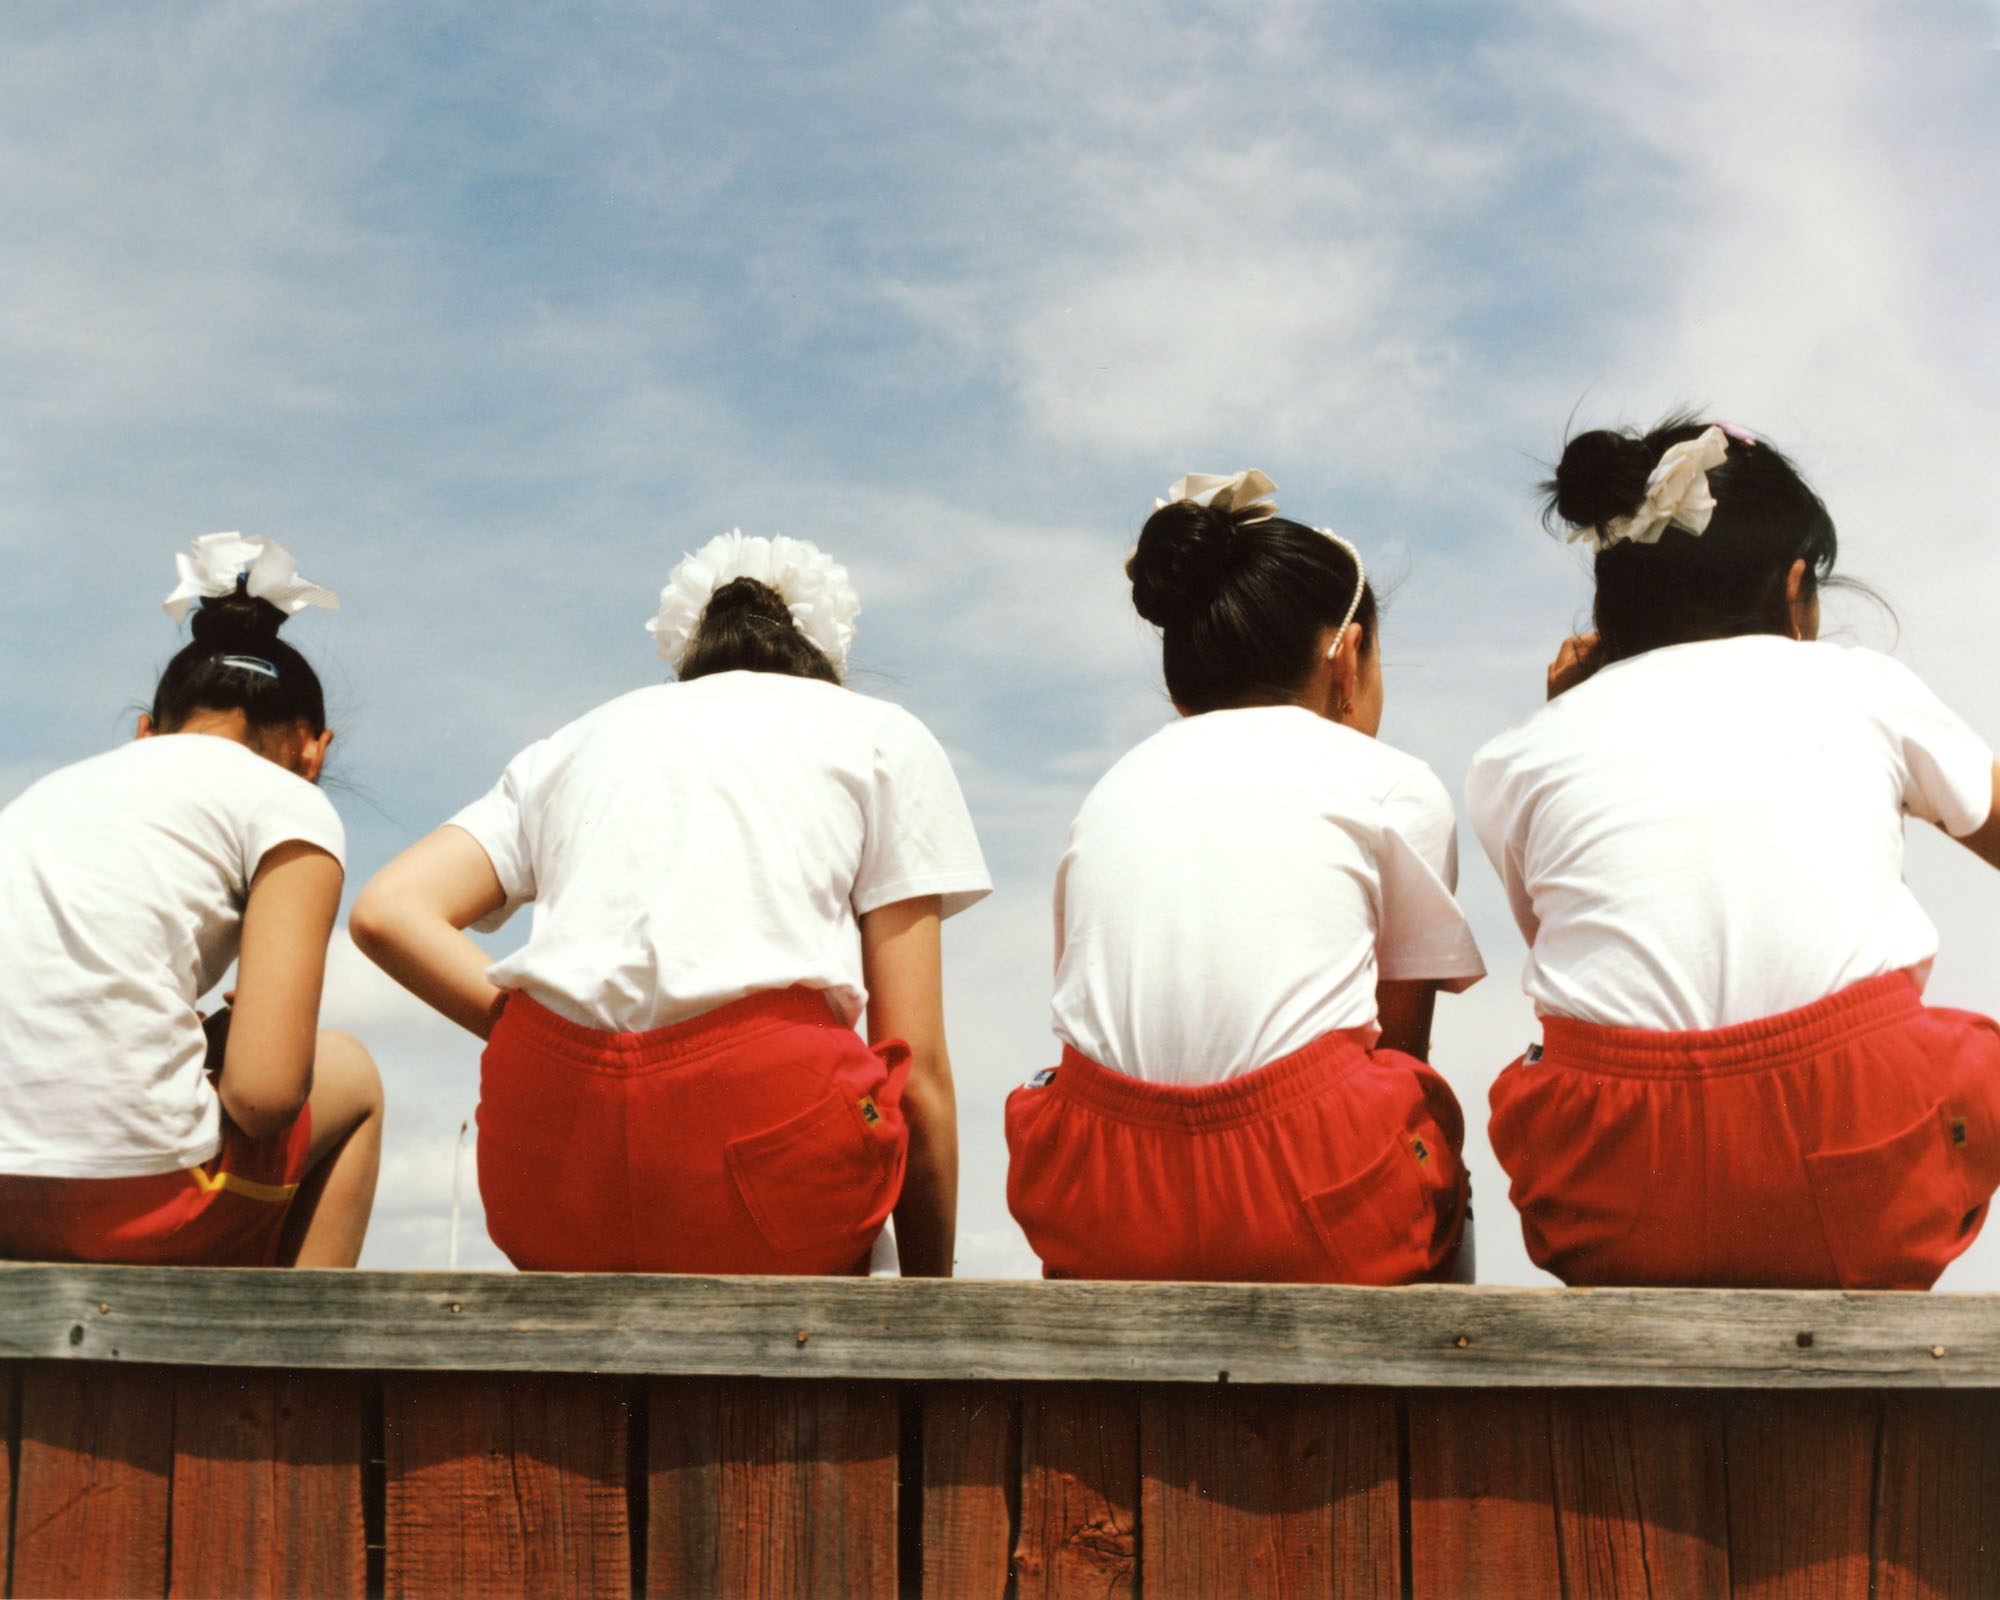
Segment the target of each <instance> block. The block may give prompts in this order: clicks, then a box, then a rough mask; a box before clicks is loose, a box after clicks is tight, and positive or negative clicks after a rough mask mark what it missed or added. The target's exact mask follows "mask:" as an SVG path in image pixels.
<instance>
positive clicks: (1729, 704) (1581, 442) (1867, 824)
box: [1467, 419, 2000, 1289]
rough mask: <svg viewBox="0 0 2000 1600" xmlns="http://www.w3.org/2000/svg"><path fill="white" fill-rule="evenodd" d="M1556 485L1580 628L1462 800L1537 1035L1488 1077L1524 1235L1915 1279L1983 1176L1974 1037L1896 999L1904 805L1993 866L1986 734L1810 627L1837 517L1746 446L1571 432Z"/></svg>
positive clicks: (1907, 982)
mask: <svg viewBox="0 0 2000 1600" xmlns="http://www.w3.org/2000/svg"><path fill="white" fill-rule="evenodd" d="M1549 487H1550V489H1551V500H1550V511H1551V513H1552V514H1553V516H1555V517H1559V518H1560V519H1561V520H1562V521H1564V522H1566V523H1568V524H1569V525H1570V526H1571V527H1572V528H1574V529H1576V530H1577V536H1578V537H1581V538H1583V539H1585V540H1587V541H1588V542H1589V543H1590V544H1591V545H1592V546H1593V547H1594V549H1595V551H1596V577H1597V597H1596V607H1595V611H1596V632H1595V633H1594V634H1590V635H1586V636H1583V637H1581V638H1579V639H1572V640H1570V641H1568V642H1566V643H1565V645H1564V647H1563V650H1562V652H1561V654H1560V656H1559V657H1558V659H1557V662H1556V664H1555V666H1554V667H1552V668H1551V669H1550V681H1549V692H1550V695H1551V703H1550V704H1549V705H1548V706H1546V707H1544V708H1543V709H1542V710H1540V711H1538V712H1536V713H1535V714H1534V715H1533V716H1532V717H1530V718H1528V720H1527V721H1526V722H1524V723H1522V724H1520V725H1519V726H1518V727H1516V728H1514V729H1512V730H1511V731H1509V732H1507V733H1505V734H1502V735H1501V736H1500V737H1499V738H1497V739H1495V740H1493V741H1492V742H1491V743H1490V744H1488V745H1487V746H1486V747H1485V748H1484V749H1483V750H1481V751H1480V752H1479V754H1478V756H1477V757H1476V759H1475V760H1474V763H1473V767H1472V772H1471V776H1470V780H1469V782H1468V786H1467V795H1468V809H1469V811H1470V814H1471V817H1472V821H1473V823H1474V825H1475V826H1476V827H1477V829H1478V832H1479V836H1480V839H1481V841H1482V842H1483V843H1484V844H1485V847H1486V851H1487V853H1488V855H1490V856H1491V857H1492V860H1493V864H1494V866H1495V867H1496V868H1497V869H1498V871H1499V873H1500V876H1501V878H1502V879H1503V880H1504V881H1505V884H1506V888H1507V894H1508V898H1509V900H1510V901H1511V903H1512V905H1513V909H1514V915H1515V919H1516V920H1517V921H1518V922H1519V923H1520V926H1521V931H1522V933H1523V934H1524V935H1525V936H1526V938H1527V940H1528V943H1529V946H1530V951H1529V956H1528V966H1527V974H1526V978H1525V982H1524V987H1525V988H1526V990H1527V992H1528V994H1529V995H1530V996H1532V997H1533V999H1534V1002H1535V1008H1536V1010H1537V1011H1538V1012H1539V1013H1540V1015H1541V1017H1542V1019H1543V1022H1542V1026H1543V1037H1542V1043H1541V1044H1540V1045H1539V1046H1538V1047H1536V1048H1533V1049H1531V1050H1530V1051H1529V1052H1528V1054H1527V1055H1526V1056H1525V1057H1524V1058H1523V1059H1521V1060H1520V1061H1517V1062H1515V1063H1514V1064H1513V1065H1512V1066H1511V1067H1509V1068H1508V1069H1507V1070H1506V1071H1505V1072H1504V1073H1502V1074H1501V1076H1500V1078H1499V1080H1498V1081H1497V1082H1496V1084H1495V1085H1494V1088H1493V1095H1492V1100H1493V1124H1492V1134H1493V1146H1494V1151H1495V1153H1496V1154H1497V1155H1498V1156H1499V1158H1500V1162H1501V1164H1502V1165H1503V1166H1504V1167H1505V1168H1506V1169H1507V1171H1508V1173H1509V1175H1510V1176H1511V1178H1512V1180H1513V1187H1512V1192H1513V1197H1514V1203H1515V1205H1516V1206H1517V1207H1518V1208H1519V1209H1520V1212H1521V1218H1522V1225H1523V1228H1524V1230H1525V1232H1526V1236H1527V1244H1528V1253H1529V1254H1530V1255H1531V1256H1532V1257H1533V1258H1534V1260H1535V1261H1536V1262H1537V1263H1538V1264H1539V1265H1541V1266H1544V1267H1546V1268H1548V1269H1549V1270H1550V1271H1551V1272H1554V1273H1555V1274H1556V1275H1557V1276H1559V1277H1561V1278H1562V1279H1564V1280H1565V1281H1566V1282H1569V1283H1576V1284H1708V1285H1743V1286H1766V1287H1774V1288H1775V1287H1799V1288H1807V1287H1833V1286H1840V1287H1844V1288H1905V1289H1922V1288H1928V1287H1929V1286H1930V1284H1931V1283H1932V1282H1933V1281H1934V1280H1935V1279H1936V1278H1937V1275H1938V1273H1939V1272H1940V1271H1941V1270H1942V1269H1943V1267H1944V1265H1945V1264H1946V1263H1947V1262H1948V1261H1950V1260H1951V1259H1952V1258H1953V1257H1954V1256H1956V1255H1957V1254H1958V1253H1959V1252H1960V1251H1962V1250H1963V1249H1964V1248H1965V1247H1966V1246H1967V1245H1968V1244H1969V1243H1970V1242H1971V1241H1972V1239H1973V1237H1974V1235H1975V1234H1976V1233H1977V1232H1978V1230H1979V1226H1980V1224H1981V1222H1982V1221H1983V1220H1984V1218H1985V1214H1986V1205H1987V1199H1988V1196H1989V1195H1991V1193H1992V1192H1993V1188H1994V1185H1995V1182H1996V1180H2000V1030H1996V1028H1995V1026H1994V1024H1993V1023H1992V1022H1990V1021H1988V1020H1987V1019H1986V1018H1984V1017H1979V1016H1973V1015H1970V1014H1968V1013H1965V1012H1960V1011H1946V1010H1940V1009H1935V1008H1927V1007H1925V1006H1924V1004H1923V1003H1922V1000H1921V998H1920V996H1921V991H1922V988H1923V984H1924V980H1925V978H1926V976H1927V975H1928V972H1929V969H1930V965H1931V960H1932V958H1933V956H1934V955H1935V954H1936V952H1937V933H1936V930H1935V929H1934V928H1933V927H1932V926H1931V924H1930V922H1929V921H1928V920H1927V919H1926V917H1925V916H1924V914H1923V912H1922V911H1921V910H1919V909H1918V906H1917V903H1916V901H1915V900H1914V899H1913V898H1912V896H1911V894H1910V891H1909V889H1908V888H1907V887H1906V886H1905V885H1904V883H1903V819H1904V817H1905V816H1918V817H1922V818H1923V819H1924V820H1926V821H1928V822H1933V823H1936V824H1938V825H1939V826H1941V827H1942V828H1944V829H1945V831H1946V832H1948V833H1950V834H1951V835H1953V836H1954V837H1955V838H1958V839H1960V840H1962V841H1963V842H1964V843H1966V844H1967V845H1969V846H1970V847H1971V848H1972V849H1973V850H1974V851H1975V852H1976V853H1978V854H1979V855H1980V856H1982V857H1984V858H1985V859H1986V860H1987V861H1989V862H1992V863H1995V864H2000V816H1996V815H1995V813H1994V807H1993V800H1994V795H1995V792H1996V785H2000V769H1996V767H1995V765H1994V759H1993V752H1992V751H1991V750H1990V749H1988V747H1987V746H1986V744H1985V743H1984V741H1982V740H1981V739H1980V738H1979V737H1978V736H1977V735H1975V734H1974V733H1973V732H1972V730H1971V729H1969V728H1968V727H1967V726H1966V725H1965V724H1964V723H1963V722H1962V721H1960V720H1959V718H1958V717H1957V716H1955V715H1953V713H1952V712H1951V711H1949V710H1947V709H1946V708H1945V706H1944V705H1942V704H1941V703H1940V702H1939V701H1938V699H1937V697H1936V696H1935V695H1933V694H1932V693H1931V692H1930V691H1929V690H1928V689H1927V688H1926V687H1925V686H1924V685H1923V684H1922V683H1921V682H1919V681H1918V679H1917V678H1916V677H1915V676H1914V675H1913V674H1912V673H1910V672H1909V671H1907V670H1906V669H1905V668H1903V667H1902V666H1899V665H1898V664H1897V663H1896V662H1894V661H1892V660H1890V659H1888V658H1887V657H1886V656H1882V655H1879V654H1877V653H1875V652H1874V651H1871V650H1865V649H1859V648H1843V647H1838V646H1835V645H1831V644H1822V643H1818V642H1815V641H1816V637H1817V634H1818V630H1819V603H1818V589H1819V585H1820V584H1821V583H1823V582H1824V581H1826V579H1827V578H1828V576H1829V575H1830V574H1831V572H1832V570H1833V564H1834V556H1835V550H1836V543H1835V537H1834V528H1833V522H1832V520H1831V518H1829V517H1828V515H1827V512H1826V508H1825V507H1824V506H1823V505H1821V503H1820V501H1819V499H1818V497H1817V496H1816V495H1815V494H1814V493H1813V492H1812V490H1811V489H1810V488H1808V487H1807V486H1806V484H1805V483H1804V482H1803V481H1801V479H1800V478H1799V476H1798V474H1797V473H1796V472H1795V471H1794V470H1793V468H1792V465H1791V463H1790V462H1788V461H1787V460H1786V459H1785V457H1784V456H1782V455H1781V454H1779V453H1778V451H1776V450H1775V449H1773V448H1772V447H1771V446H1770V445H1769V444H1767V443H1765V442H1763V441H1761V440H1759V439H1757V438H1755V437H1753V436H1752V435H1750V434H1749V433H1747V432H1745V431H1743V430H1742V429H1739V428H1734V427H1730V426H1727V425H1717V426H1703V425H1702V424H1700V423H1697V422H1693V421H1689V420H1686V419H1676V420H1673V421H1670V422H1668V423H1666V424H1664V425H1662V426H1661V427H1659V428H1657V429H1655V430H1654V431H1652V432H1651V433H1648V434H1644V435H1633V434H1628V433H1612V432H1605V431H1601V430H1600V431H1593V432H1589V433H1585V434H1582V435H1580V436H1579V437H1577V438H1575V439H1573V440H1571V441H1570V444H1569V446H1568V448H1566V449H1565V450H1564V451H1563V455H1562V460H1561V463H1560V464H1559V465H1558V466H1557V468H1556V475H1555V479H1554V481H1553V483H1552V484H1551V485H1550V486H1549ZM1558 697H1559V698H1558Z"/></svg>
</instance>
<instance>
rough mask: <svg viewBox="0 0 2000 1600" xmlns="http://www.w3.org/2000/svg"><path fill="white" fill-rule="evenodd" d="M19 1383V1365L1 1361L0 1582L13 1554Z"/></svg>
mask: <svg viewBox="0 0 2000 1600" xmlns="http://www.w3.org/2000/svg"><path fill="white" fill-rule="evenodd" d="M20 1385H21V1378H20V1368H19V1367H18V1366H16V1365H15V1363H13V1362H11V1361H0V1581H4V1580H5V1577H6V1573H7V1564H8V1562H9V1560H10V1559H11V1558H12V1556H13V1553H14V1451H15V1449H16V1447H17V1440H16V1438H15V1432H14V1422H15V1418H16V1417H17V1416H18V1414H19V1412H18V1408H17V1406H16V1400H17V1398H18V1396H19V1393H20Z"/></svg>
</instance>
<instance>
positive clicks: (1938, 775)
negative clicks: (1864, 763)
mask: <svg viewBox="0 0 2000 1600" xmlns="http://www.w3.org/2000/svg"><path fill="white" fill-rule="evenodd" d="M1855 655H1856V657H1857V659H1859V660H1861V661H1864V662H1866V663H1867V667H1868V669H1869V670H1871V671H1872V672H1873V674H1874V676H1875V679H1876V692H1877V695H1878V697H1879V700H1880V706H1881V716H1882V721H1883V724H1884V726H1886V727H1887V728H1888V730H1889V734H1890V737H1891V738H1892V739H1893V740H1894V741H1895V743H1896V747H1897V750H1898V752H1899V753H1900V755H1901V757H1902V766H1903V809H1904V810H1905V811H1907V812H1908V813H1909V814H1910V815H1911V816H1913V817H1921V818H1922V819H1923V820H1924V821H1925V822H1935V823H1938V824H1939V825H1941V826H1942V827H1943V828H1944V830H1945V832H1947V833H1949V834H1951V835H1952V837H1953V838H1958V839H1962V838H1964V837H1965V836H1966V835H1967V834H1968V833H1973V832H1975V831H1977V829H1978V828H1979V827H1980V826H1981V824H1983V823H1984V822H1985V821H1986V818H1987V814H1988V813H1989V812H1990V811H1991V810H1992V808H1993V749H1992V746H1990V745H1989V744H1987V742H1986V741H1985V740H1984V739H1982V738H1980V737H1979V735H1978V734H1976V733H1974V732H1973V731H1972V729H1971V728H1969V727H1968V726H1967V725H1966V723H1965V720H1964V719H1963V718H1962V717H1960V716H1959V715H1958V713H1957V712H1955V711H1953V710H1952V709H1951V707H1949V706H1947V705H1946V704H1945V703H1944V702H1943V701H1942V700H1940V699H1939V698H1938V697H1937V696H1936V695H1935V694H1933V693H1932V692H1931V689H1930V686H1929V685H1928V684H1926V683H1925V682H1924V680H1923V679H1921V678H1919V677H1918V676H1917V675H1916V674H1915V673H1914V672H1912V671H1911V670H1910V669H1909V668H1908V667H1906V666H1904V665H1903V664H1902V663H1901V662H1900V661H1896V660H1892V659H1891V658H1890V657H1888V656H1885V655H1878V654H1876V653H1875V652H1874V651H1872V650H1871V651H1856V652H1855Z"/></svg>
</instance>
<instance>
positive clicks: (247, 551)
mask: <svg viewBox="0 0 2000 1600" xmlns="http://www.w3.org/2000/svg"><path fill="white" fill-rule="evenodd" d="M193 549H194V555H193V557H192V558H190V557H188V556H184V555H181V554H179V553H176V554H175V556H174V570H175V571H177V572H178V573H179V574H180V580H181V581H180V582H179V583H178V584H177V585H175V587H174V592H173V593H172V594H170V595H168V596H167V598H166V599H165V600H164V601H162V602H161V604H162V605H163V606H164V607H165V609H166V613H167V615H168V616H170V617H172V618H173V619H174V621H176V622H179V621H180V620H181V618H183V617H185V616H186V615H187V611H188V607H189V606H191V605H192V604H194V602H195V601H197V600H215V599H219V598H221V597H222V596H223V595H226V594H234V593H235V592H236V580H237V579H239V578H242V579H244V580H245V582H244V585H243V587H244V590H245V592H246V593H248V594H249V595H250V596H251V598H253V599H256V600H264V601H268V602H269V603H270V604H272V605H274V606H276V607H277V608H278V609H279V610H280V611H282V612H284V614H285V615H286V616H288V617H289V616H292V615H293V614H295V613H297V612H300V611H303V610H305V608H306V607H307V606H325V607H326V608H327V609H328V610H329V611H338V610H339V609H340V601H339V600H338V599H337V598H335V596H334V595H333V593H332V591H331V590H327V589H322V588H321V587H320V586H319V585H318V584H316V583H308V582H306V580H305V579H304V578H301V577H300V576H299V569H298V564H297V563H296V562H294V561H293V560H292V558H291V555H290V554H289V552H287V551H286V550H285V548H284V546H282V545H280V544H276V543H274V542H273V541H271V540H269V539H246V538H244V537H243V535H242V534H240V533H205V534H203V535H202V536H201V537H200V538H199V539H196V540H195V541H194V544H193Z"/></svg>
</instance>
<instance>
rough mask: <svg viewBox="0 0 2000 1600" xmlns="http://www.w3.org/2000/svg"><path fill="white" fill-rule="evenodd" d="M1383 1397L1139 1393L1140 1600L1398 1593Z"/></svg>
mask: <svg viewBox="0 0 2000 1600" xmlns="http://www.w3.org/2000/svg"><path fill="white" fill-rule="evenodd" d="M1397 1454H1398V1444H1397V1418H1396V1397H1395V1396H1394V1394H1392V1393H1388V1392H1385V1391H1382V1390H1361V1389H1298V1388H1276V1387H1271V1388H1265V1387H1254V1388H1253V1387H1247V1386H1243V1385H1237V1384H1185V1385H1183V1384H1149V1385H1147V1386H1145V1387H1144V1388H1142V1389H1141V1390H1140V1399H1139V1465H1140V1474H1141V1485H1140V1519H1139V1521H1140V1528H1141V1538H1140V1548H1141V1552H1142V1556H1143V1562H1142V1566H1143V1572H1142V1585H1141V1587H1142V1590H1143V1592H1144V1594H1145V1595H1146V1600H1176V1597H1179V1596H1189V1597H1202V1596H1209V1595H1217V1594H1228V1595H1241V1596H1245V1597H1252V1596H1256V1597H1263V1596H1270V1597H1278V1596H1306V1595H1310V1596H1313V1597H1315V1600H1318V1597H1323V1596H1326V1595H1329V1594H1331V1595H1336V1596H1369V1597H1381V1600H1398V1597H1399V1596H1400V1595H1401V1593H1402V1568H1401V1559H1400V1552H1399V1526H1398V1519H1399V1511H1398V1506H1397V1495H1398V1491H1397Z"/></svg>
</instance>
